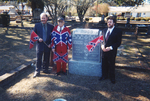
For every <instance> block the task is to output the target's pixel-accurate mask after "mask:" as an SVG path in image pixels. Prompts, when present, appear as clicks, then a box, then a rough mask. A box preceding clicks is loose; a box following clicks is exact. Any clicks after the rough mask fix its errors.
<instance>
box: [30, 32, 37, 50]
mask: <svg viewBox="0 0 150 101" xmlns="http://www.w3.org/2000/svg"><path fill="white" fill-rule="evenodd" d="M38 39H39V36H38V35H37V34H36V33H35V32H34V31H32V32H31V35H30V46H29V48H30V49H31V48H33V46H34V42H36V41H37V40H38Z"/></svg>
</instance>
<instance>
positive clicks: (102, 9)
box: [93, 3, 109, 15]
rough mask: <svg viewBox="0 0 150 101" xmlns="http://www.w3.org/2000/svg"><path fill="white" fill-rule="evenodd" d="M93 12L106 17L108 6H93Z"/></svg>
mask: <svg viewBox="0 0 150 101" xmlns="http://www.w3.org/2000/svg"><path fill="white" fill-rule="evenodd" d="M93 10H95V11H96V12H97V13H98V14H102V15H103V14H104V15H106V13H108V11H109V5H108V4H107V3H101V4H95V5H94V7H93Z"/></svg>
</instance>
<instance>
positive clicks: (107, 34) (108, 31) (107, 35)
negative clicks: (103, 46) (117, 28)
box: [106, 31, 110, 42]
mask: <svg viewBox="0 0 150 101" xmlns="http://www.w3.org/2000/svg"><path fill="white" fill-rule="evenodd" d="M109 35H110V31H108V33H107V37H106V42H107V40H108V38H109Z"/></svg>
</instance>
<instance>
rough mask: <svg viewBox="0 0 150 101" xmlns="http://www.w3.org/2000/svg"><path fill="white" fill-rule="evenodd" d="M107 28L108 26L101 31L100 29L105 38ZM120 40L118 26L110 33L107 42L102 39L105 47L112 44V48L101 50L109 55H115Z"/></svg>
mask: <svg viewBox="0 0 150 101" xmlns="http://www.w3.org/2000/svg"><path fill="white" fill-rule="evenodd" d="M107 29H108V28H105V29H104V30H103V31H102V35H103V37H104V39H105V35H106V32H107ZM121 40H122V31H121V30H120V29H118V28H116V27H115V28H114V29H113V31H112V33H111V35H110V36H109V38H108V40H107V42H106V41H105V40H104V44H105V47H109V46H112V47H113V50H111V51H109V52H103V53H106V54H107V53H108V54H110V55H112V54H113V55H114V56H115V57H116V54H117V48H118V47H119V46H120V44H121Z"/></svg>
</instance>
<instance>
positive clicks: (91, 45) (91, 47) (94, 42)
mask: <svg viewBox="0 0 150 101" xmlns="http://www.w3.org/2000/svg"><path fill="white" fill-rule="evenodd" d="M102 41H103V36H99V37H97V38H95V39H94V40H92V41H90V42H89V43H88V45H86V47H87V49H88V51H89V52H92V51H93V50H94V48H95V47H96V45H97V44H98V43H101V42H102Z"/></svg>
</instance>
